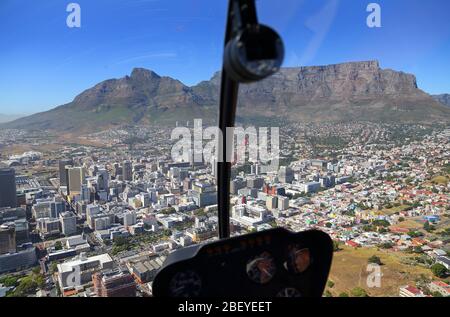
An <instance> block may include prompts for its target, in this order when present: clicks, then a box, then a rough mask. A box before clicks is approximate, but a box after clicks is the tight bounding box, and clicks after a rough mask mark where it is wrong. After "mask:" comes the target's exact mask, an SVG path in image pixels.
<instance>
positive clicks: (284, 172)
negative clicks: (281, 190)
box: [278, 166, 294, 183]
mask: <svg viewBox="0 0 450 317" xmlns="http://www.w3.org/2000/svg"><path fill="white" fill-rule="evenodd" d="M278 179H279V181H280V182H281V183H292V181H293V180H294V171H293V170H292V169H291V168H290V167H286V166H282V167H280V170H279V172H278Z"/></svg>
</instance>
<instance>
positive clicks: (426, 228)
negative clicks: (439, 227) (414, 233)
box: [423, 221, 434, 232]
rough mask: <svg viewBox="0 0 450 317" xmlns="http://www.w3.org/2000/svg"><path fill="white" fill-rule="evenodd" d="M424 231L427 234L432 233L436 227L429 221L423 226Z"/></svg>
mask: <svg viewBox="0 0 450 317" xmlns="http://www.w3.org/2000/svg"><path fill="white" fill-rule="evenodd" d="M423 229H424V230H425V231H427V232H431V231H433V230H434V226H432V225H431V224H430V222H429V221H426V222H425V223H424V225H423Z"/></svg>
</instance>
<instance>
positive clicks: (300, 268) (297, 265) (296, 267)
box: [285, 246, 311, 274]
mask: <svg viewBox="0 0 450 317" xmlns="http://www.w3.org/2000/svg"><path fill="white" fill-rule="evenodd" d="M310 265H311V254H310V251H309V249H307V248H299V247H298V246H291V247H289V254H288V259H287V261H286V263H285V267H286V269H287V270H288V271H289V272H291V273H293V274H299V273H303V272H305V271H306V270H307V269H308V268H309V267H310Z"/></svg>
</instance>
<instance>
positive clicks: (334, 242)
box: [333, 240, 340, 252]
mask: <svg viewBox="0 0 450 317" xmlns="http://www.w3.org/2000/svg"><path fill="white" fill-rule="evenodd" d="M339 250H340V248H339V241H336V240H333V251H334V252H337V251H339Z"/></svg>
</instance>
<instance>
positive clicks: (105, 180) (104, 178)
mask: <svg viewBox="0 0 450 317" xmlns="http://www.w3.org/2000/svg"><path fill="white" fill-rule="evenodd" d="M108 187H109V173H108V171H107V170H106V169H104V168H103V169H99V170H98V171H97V190H98V191H103V190H105V191H107V190H108Z"/></svg>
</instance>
